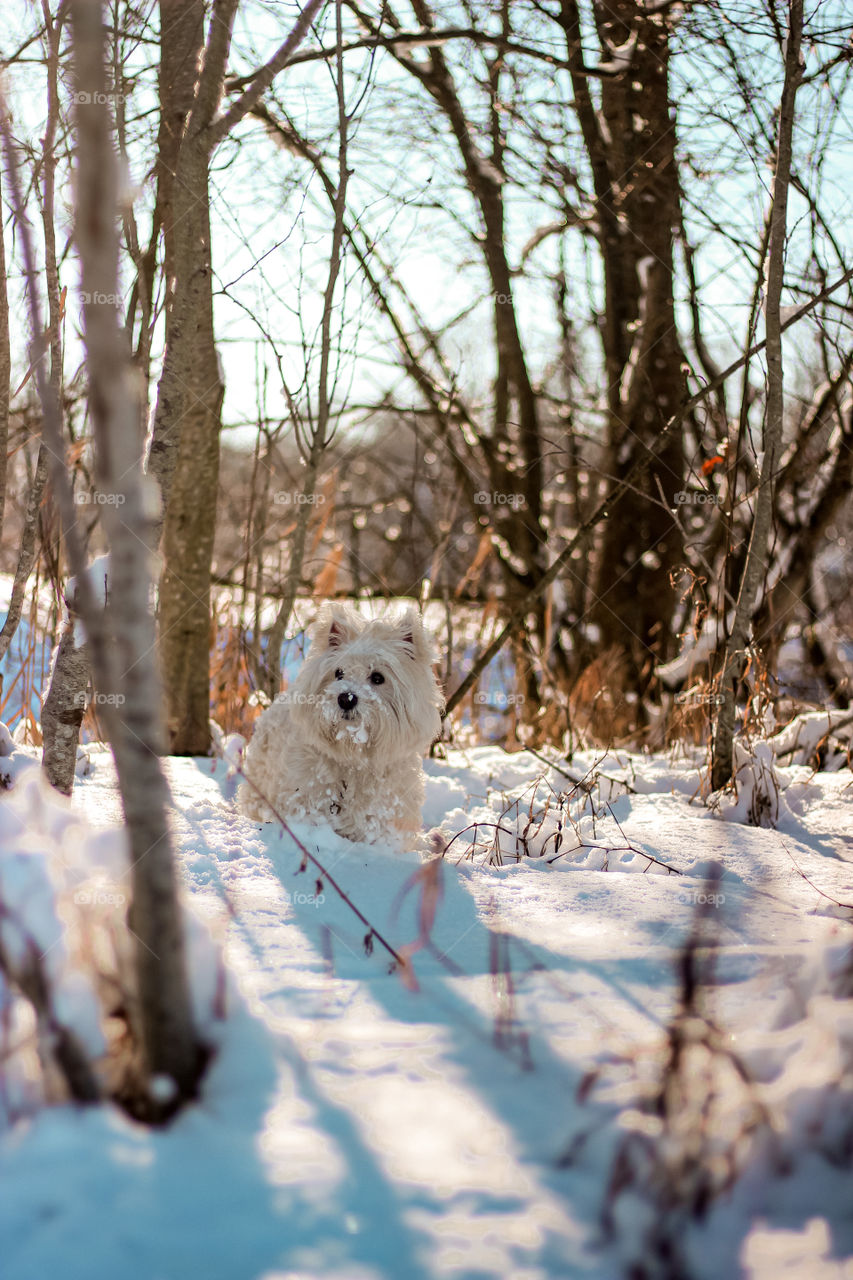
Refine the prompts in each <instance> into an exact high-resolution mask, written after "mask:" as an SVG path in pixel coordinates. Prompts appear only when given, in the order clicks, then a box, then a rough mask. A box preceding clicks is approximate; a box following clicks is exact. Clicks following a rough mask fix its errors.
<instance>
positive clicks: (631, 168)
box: [560, 0, 685, 690]
mask: <svg viewBox="0 0 853 1280" xmlns="http://www.w3.org/2000/svg"><path fill="white" fill-rule="evenodd" d="M560 20H561V23H562V25H563V28H564V30H565V33H566V43H567V49H568V61H569V67H570V71H571V75H572V86H573V89H574V95H575V110H576V112H577V115H578V120H579V123H580V125H581V130H582V133H583V136H584V143H585V146H586V150H587V153H588V156H589V160H590V165H591V169H592V175H593V184H594V188H595V195H596V208H597V211H598V241H599V247H600V251H601V256H602V263H603V268H604V312H603V315H602V320H601V338H602V344H603V348H604V358H605V370H606V376H607V400H608V407H609V424H608V435H607V443H606V449H605V456H604V466H603V470H604V472H605V475H606V476H607V484H608V487H609V488H610V489H611V490H612V489H615V487H616V486H617V484H618V482H619V481H620V480H621V479H622V478H623V477H624V476H625V475H626V474H627V473H628V471H629V470H630V469H631V467H632V466H633V465H634V463H635V462H636V461H637V459H638V457H640V456H641V455H642V454H643V453H644V452H645V451H646V450H647V449H648V448H649V447H650V446H651V445H653V444H654V442H655V441H656V440H657V438H658V436H659V435H660V433H661V431H662V429H663V427H664V425H665V423H666V422H667V421H668V420H669V419H670V418H671V417H672V416H673V414H675V413H676V412H677V410H678V408H679V406H680V405H681V403H682V402H683V400H684V398H685V384H684V378H683V374H682V371H681V366H682V361H683V355H682V351H681V344H680V342H679V338H678V333H677V329H676V326H675V310H674V301H673V239H674V234H675V230H676V228H677V227H678V225H679V186H678V174H677V168H676V156H675V146H676V134H675V127H674V124H673V121H672V119H671V118H670V104H669V75H668V69H669V27H668V23H669V21H670V19H669V17H668V15H667V14H666V13H662V12H648V11H647V9H646V8H645V6H644V5H642V4H640V3H639V2H638V0H615V3H613V4H612V5H610V6H608V7H607V8H606V9H603V8H602V9H598V8H597V9H596V24H597V29H598V36H599V41H600V43H601V48H602V53H603V55H604V58H605V59H607V57H608V51H609V50H611V49H614V48H618V47H620V46H621V47H625V48H631V41H634V44H633V48H631V51H630V57H629V62H628V63H627V65H626V66H625V69H624V71H622V73H621V74H618V75H615V76H612V77H607V78H605V79H604V81H603V83H602V90H601V111H600V112H599V111H597V110H596V108H595V105H594V103H593V100H592V97H591V94H590V90H589V82H588V80H587V78H586V75H585V67H584V62H583V54H582V50H581V24H580V16H579V12H578V7H577V4H576V3H574V0H563V2H562V7H561V19H560ZM683 474H684V459H683V446H682V433H681V430H678V431H673V432H672V433H671V435H670V437H669V439H668V440H667V442H666V444H665V446H664V447H663V449H662V450H661V451H660V452H659V453H658V456H657V457H656V459H655V462H654V463H653V465H652V466H651V467H650V468H649V471H648V475H647V476H646V478H645V480H644V482H643V484H642V485H641V486H639V487H638V490H637V491H632V492H629V493H627V494H626V495H625V496H624V498H623V499H622V501H621V503H620V508H619V516H618V518H616V519H613V520H608V521H607V522H606V523H605V526H604V531H603V537H602V543H601V548H600V556H599V559H598V568H597V574H596V583H595V594H596V596H597V605H596V607H595V608H594V610H593V618H594V620H595V622H596V623H597V625H598V628H599V632H600V646H601V648H609V647H611V646H613V645H618V646H619V647H620V648H622V649H623V650H625V652H626V654H627V656H628V659H629V667H630V671H631V683H632V684H633V685H634V687H638V688H639V689H640V690H642V689H643V688H644V687H645V686H646V685H647V684H648V682H649V680H650V678H651V674H652V669H653V666H654V664H655V663H656V662H658V661H660V660H661V659H662V658H663V657H664V656H665V654H666V648H667V643H668V641H669V639H670V629H671V627H670V623H671V614H672V609H673V605H674V595H673V588H672V584H671V581H670V575H671V572H672V570H673V569H674V568H675V566H676V565H677V564H678V563H680V561H681V559H682V554H683V547H682V539H681V534H680V532H679V529H678V525H677V524H676V522H675V521H674V520H673V517H672V515H671V514H670V512H669V510H668V509H667V508H668V507H674V506H675V494H676V493H677V492H678V491H679V490H680V489H681V488H682V485H683Z"/></svg>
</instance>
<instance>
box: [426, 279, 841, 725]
mask: <svg viewBox="0 0 853 1280" xmlns="http://www.w3.org/2000/svg"><path fill="white" fill-rule="evenodd" d="M850 279H853V267H850V268H849V270H847V271H845V272H844V273H843V275H841V276H839V277H838V279H837V280H835V281H834V282H833V283H832V284H831V285H828V286H827V287H826V288H825V289H822V290H821V292H820V293H818V294H815V296H814V297H813V298H810V299H809V301H808V302H807V303H805V304H804V305H803V306H802V307H800V308H799V310H798V311H796V312H795V313H794V314H793V315H792V316H789V317H788V319H787V320H785V321H784V322H783V323H782V324H781V325H780V332H781V333H784V332H785V330H786V329H789V328H790V327H791V325H792V324H796V323H797V321H798V320H802V319H803V317H804V316H807V315H809V314H810V313H811V312H812V311H814V310H815V308H816V307H818V306H819V305H820V304H821V302H824V301H825V300H826V299H827V298H828V297H829V296H830V295H831V294H833V293H835V292H836V290H838V289H840V288H841V286H842V285H844V284H846V283H847V281H848V280H850ZM766 345H767V340H766V339H762V340H761V342H756V343H755V344H754V345H753V346H751V347H750V348H749V350H748V351H746V352H745V353H744V354H743V355H741V356H739V357H738V359H737V360H735V361H734V362H733V363H732V364H730V365H729V367H728V368H727V369H724V370H723V371H722V373H720V374H719V375H718V377H716V378H714V379H712V380H711V381H710V382H707V383H706V384H705V386H704V387H701V388H700V389H699V390H698V391H697V392H696V393H695V394H694V395H692V396H691V397H690V399H689V400H686V401H685V403H684V404H683V405H682V407H681V408H680V409H679V410H678V412H677V413H675V414H673V416H672V417H671V418H670V419H669V421H668V422H667V423H666V425H665V426H664V428H663V430H662V431H661V433H660V435H659V436H658V438H657V440H656V441H655V443H654V444H653V445H651V446H650V447H649V448H647V449H646V450H645V452H643V453H641V454H640V455H639V456H638V457H637V459H636V461H635V462H634V464H633V465H632V466H631V468H630V469H629V471H628V473H627V475H626V476H625V477H624V479H622V480H621V481H620V482H619V484H617V486H616V488H615V489H614V490H613V491H612V493H610V494H608V495H607V496H606V497H605V498H604V499H603V500H602V501H601V502H600V503H599V504H598V506H597V507H596V509H595V510H594V511H593V513H592V515H591V516H589V517H588V518H587V519H586V520H585V521H584V522H583V523H582V524H581V525H580V526H579V527H578V529H577V531H576V533H575V536H574V537H573V538H572V539H571V541H570V542H568V543H567V544H566V546H565V547H564V548H563V550H562V551H561V552H560V554H559V555H558V556H557V557H556V559H555V560H553V561H552V562H551V565H550V566H549V568H547V569H546V570H545V572H544V573H543V574H542V576H541V578H539V579H538V581H537V582H536V584H535V585H534V586H533V587H531V588H530V590H529V591H528V592H527V594H526V595H525V596H523V597H522V599H521V600H520V601H519V602H518V604H516V605H515V607H514V608H513V609H512V610H511V612H510V614H509V616H508V618H507V620H506V623H505V624H504V626H503V627H502V628H501V630H500V631H499V632H498V634H497V635H496V636H495V638H494V640H492V642H491V644H489V645H487V646H486V648H485V649H483V650H482V652H481V653H480V656H479V657H478V658H477V659H476V661H475V662H474V664H473V666H472V667H471V669H470V671H469V672H468V674H467V676H466V677H465V679H464V680H463V681H462V683H461V684H460V685H459V686H458V687H457V688H456V689H455V690H454V692H453V693H452V694H451V695H450V697H449V698H448V699H447V706H446V709H445V713H444V716H445V719H446V718H447V716H449V715H450V713H451V712H452V711H454V710H455V709H456V707H458V705H459V703H460V702H461V701H462V699H463V698H464V697H465V695H466V694H467V693H468V691H469V690H470V689H471V688H472V687H473V686H474V684H475V683H476V681H477V680H478V679H479V677H480V674H481V673H482V672H483V671H484V670H485V668H486V667H487V666H488V665H489V663H490V662H491V660H492V658H494V656H495V655H496V654H497V653H499V652H500V650H501V649H502V648H503V646H504V645H505V644H506V641H507V640H508V638H509V636H510V635H511V634H512V632H513V631H514V630H515V628H516V627H517V626H518V625H519V623H520V622H522V621H523V620H524V618H525V617H526V616H527V614H528V613H529V612H530V610H531V608H532V607H533V605H534V604H535V603H536V601H537V600H538V598H539V596H540V595H541V594H542V592H543V591H545V590H546V589H547V588H548V587H549V586H550V585H551V583H552V582H554V581H555V580H556V579H557V578H558V577H559V575H560V573H561V571H562V570H563V569H565V568H566V566H567V565H568V564H569V562H570V560H571V558H572V554H573V553H574V551H575V549H576V548H577V547H578V546H579V545H580V544H581V542H582V541H583V539H584V538H585V537H586V536H587V534H589V533H590V532H591V531H592V530H593V529H594V528H596V526H597V525H599V524H600V523H601V521H602V520H604V519H605V518H606V517H607V516H608V515H610V514H611V512H612V511H613V509H614V507H615V506H616V505H617V504H618V503H619V502H621V501H622V499H623V498H624V496H625V494H626V493H627V492H628V491H629V490H630V489H631V488H632V486H633V485H634V484H635V483H636V481H637V480H638V479H639V478H640V477H641V476H643V475H645V473H646V471H647V470H648V468H649V467H650V466H651V464H652V462H654V460H655V458H657V456H658V455H659V454H660V453H661V452H662V451H663V449H664V447H665V446H666V445H667V444H668V443H669V438H670V436H671V435H672V433H673V431H675V429H676V427H678V426H680V425H681V423H682V422H683V421H684V419H685V418H686V417H687V416H688V414H690V413H691V412H692V410H693V409H695V408H696V406H697V405H698V404H701V403H702V401H703V400H705V399H706V398H707V396H709V395H710V394H711V392H712V391H716V389H717V388H718V387H720V386H722V385H723V383H724V382H725V381H726V380H727V379H728V378H730V377H731V375H732V374H733V373H736V372H737V371H738V369H740V368H742V367H743V365H745V364H746V362H747V361H748V360H751V359H752V357H753V356H754V355H757V354H758V353H759V352H760V351H763V350H764V348H765V346H766ZM585 618H586V614H585V613H584V614H583V615H582V616H581V617H580V618H578V619H577V620H576V621H575V623H574V626H575V629H577V627H578V626H579V625H580V623H581V622H583V621H584V619H585Z"/></svg>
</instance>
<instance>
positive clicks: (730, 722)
mask: <svg viewBox="0 0 853 1280" xmlns="http://www.w3.org/2000/svg"><path fill="white" fill-rule="evenodd" d="M802 31H803V0H791V3H790V6H789V17H788V40H787V46H786V49H785V83H784V87H783V89H782V101H781V105H780V109H779V140H778V143H777V149H776V171H775V174H774V177H773V205H772V210H771V215H770V248H769V251H768V259H767V291H766V306H765V315H766V328H767V410H766V415H765V422H764V456H763V458H762V462H761V473H760V477H759V481H758V492H757V495H756V499H755V515H754V517H753V522H752V534H751V536H750V540H749V549H748V551H747V555H746V562H745V564H744V568H743V574H742V576H741V583H740V591H739V592H738V598H737V605H736V607H735V616H734V620H733V622H732V629H731V634H730V635H729V638H728V641H727V643H726V653H725V659H724V663H723V671H722V675H721V676H720V684H719V693H720V696H721V697H722V699H723V701H722V703H721V704H720V707H719V710H718V712H717V718H716V721H715V724H714V741H713V754H712V765H711V786H712V787H713V789H714V790H715V791H716V790H719V788H720V787H723V786H725V784H726V783H727V782H728V781H729V780H730V778H731V777H732V773H733V762H732V755H733V751H732V744H733V740H734V730H735V717H736V712H737V690H738V685H739V684H740V681H741V679H742V677H743V673H744V670H745V668H746V659H747V647H748V644H749V640H750V632H751V628H752V623H753V619H754V617H755V614H756V610H757V608H758V603H759V595H760V592H761V588H762V584H763V581H764V577H765V574H766V571H767V564H768V560H767V553H768V540H769V535H770V525H771V516H772V512H773V487H774V481H775V476H776V467H777V463H778V461H779V457H780V454H781V449H782V426H783V415H784V407H785V402H784V393H783V380H782V373H783V370H782V327H781V314H780V305H781V298H782V285H783V283H784V273H785V234H786V229H787V221H788V187H789V185H790V180H791V153H792V145H793V134H794V103H795V98H796V95H797V89H798V87H799V83H800V79H801V77H802V67H801V64H800V45H801V41H802Z"/></svg>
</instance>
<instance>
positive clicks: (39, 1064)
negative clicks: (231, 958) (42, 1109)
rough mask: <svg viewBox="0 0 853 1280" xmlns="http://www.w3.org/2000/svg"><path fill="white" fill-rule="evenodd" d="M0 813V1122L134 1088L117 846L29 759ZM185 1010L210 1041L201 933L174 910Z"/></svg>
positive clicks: (213, 997) (215, 989) (208, 945)
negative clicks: (61, 1102) (188, 999)
mask: <svg viewBox="0 0 853 1280" xmlns="http://www.w3.org/2000/svg"><path fill="white" fill-rule="evenodd" d="M16 772H17V778H16V781H15V782H14V785H13V786H12V787H11V789H10V790H9V791H8V792H7V793H6V796H5V798H4V802H3V804H2V806H0V1059H2V1060H3V1061H4V1074H5V1079H6V1088H5V1091H4V1092H0V1123H3V1122H4V1121H5V1122H8V1121H9V1120H11V1119H14V1118H15V1117H16V1116H18V1115H20V1114H22V1113H25V1112H27V1111H29V1110H31V1109H32V1108H33V1107H35V1106H37V1105H39V1104H40V1103H42V1102H45V1101H54V1100H57V1099H64V1098H68V1097H72V1098H75V1099H76V1100H78V1101H94V1100H96V1099H97V1098H99V1097H106V1096H113V1097H117V1098H120V1099H122V1100H123V1101H125V1103H126V1104H127V1105H129V1106H130V1107H131V1108H132V1109H135V1110H138V1111H142V1112H144V1103H142V1102H140V1100H139V1098H138V1097H134V1094H135V1092H137V1091H138V1088H139V1083H138V1081H139V1078H141V1077H140V1076H139V1075H138V1071H137V1066H138V1047H137V1046H138V1035H137V1030H136V1028H137V1025H138V1023H137V1018H136V1012H135V984H134V964H133V948H134V938H133V935H132V933H131V930H130V929H129V927H128V923H127V910H128V906H129V903H130V883H129V863H128V843H127V839H126V834H125V832H124V830H123V829H121V828H113V829H110V830H106V831H96V830H94V829H93V828H92V827H91V826H89V824H88V823H86V822H85V821H84V820H82V819H81V818H80V817H79V816H78V815H77V814H75V813H74V812H73V810H72V809H71V807H70V805H69V804H68V803H67V802H66V801H65V800H64V799H63V798H62V797H60V796H59V795H58V794H57V793H56V792H55V791H53V790H52V788H50V787H49V786H48V784H47V783H46V781H45V780H44V777H43V775H42V771H41V769H40V768H39V766H38V765H37V764H36V763H35V762H33V761H32V759H31V758H30V759H29V760H28V761H27V762H26V763H25V765H24V766H23V767H21V768H18V769H17V770H16ZM184 920H185V934H186V938H187V951H188V959H189V968H190V973H191V982H192V994H193V1002H194V1006H195V1008H194V1012H195V1015H196V1019H197V1025H198V1027H199V1030H200V1033H201V1035H202V1036H203V1037H204V1036H205V1035H206V1033H207V1034H208V1035H209V1033H210V1031H211V1024H212V1021H213V1020H214V1018H215V1017H216V1016H217V1013H218V1011H219V1004H220V1003H221V996H220V992H221V982H220V974H221V965H220V962H219V958H218V956H217V954H216V952H215V949H214V947H213V944H212V942H211V940H210V937H209V935H208V933H207V931H206V929H204V928H203V926H202V925H201V924H200V922H199V921H198V920H196V919H195V917H194V916H193V915H192V914H191V913H190V912H189V911H186V912H185V917H184Z"/></svg>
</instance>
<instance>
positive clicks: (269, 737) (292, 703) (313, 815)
mask: <svg viewBox="0 0 853 1280" xmlns="http://www.w3.org/2000/svg"><path fill="white" fill-rule="evenodd" d="M432 662H433V654H432V651H431V648H430V643H429V641H428V639H427V637H426V635H425V633H424V629H423V626H422V625H421V620H420V617H419V616H418V614H417V612H416V610H414V609H410V610H408V611H407V612H406V613H405V614H404V615H403V616H402V617H400V618H397V619H395V620H382V619H377V620H376V621H373V622H367V621H365V620H364V619H363V618H361V617H359V616H358V614H356V613H354V612H353V611H352V610H351V609H348V608H346V607H345V606H343V605H327V606H326V607H325V608H324V609H323V610H322V611H321V613H320V615H319V617H318V619H317V622H316V625H315V627H314V631H313V634H312V643H311V648H310V651H309V653H308V657H307V658H306V660H305V663H304V665H303V667H302V669H301V671H300V672H299V675H298V676H297V678H296V680H295V681H294V682H293V684H292V685H291V687H290V688H289V689H288V690H287V691H286V692H285V693H280V694H279V695H278V697H277V698H276V699H275V701H274V702H273V703H272V705H271V706H269V707H268V708H267V710H266V711H265V712H264V713H263V715H262V716H261V717H260V719H259V720H258V722H257V724H256V725H255V730H254V734H253V736H252V740H251V742H250V743H249V746H248V748H247V751H246V756H245V766H244V771H245V775H246V778H247V779H249V780H250V781H247V782H244V783H243V784H242V786H241V787H240V792H239V795H238V803H239V805H240V808H241V809H242V811H243V813H245V814H246V816H247V817H249V818H252V819H253V820H254V821H256V822H271V821H273V820H274V819H275V813H274V812H273V810H275V811H277V813H278V814H279V815H280V816H281V817H283V818H291V819H296V820H298V821H299V820H301V821H307V822H312V823H323V822H328V823H330V824H331V826H332V827H334V829H335V831H337V832H338V834H339V835H342V836H346V837H347V838H348V839H350V840H364V841H367V842H369V843H376V842H377V841H382V842H385V843H389V844H392V845H393V846H395V847H397V848H399V847H401V845H402V843H403V841H404V839H405V838H406V837H407V836H411V835H412V834H413V833H414V832H415V831H417V830H418V828H419V827H420V824H421V808H422V806H423V801H424V771H423V766H422V763H421V761H422V757H423V755H424V752H426V751H427V750H428V748H429V746H430V744H431V743H432V742H433V740H434V739H435V738H436V737H437V736H438V733H439V731H440V728H441V711H442V710H443V708H444V701H443V699H442V696H441V692H440V690H439V687H438V685H437V683H436V680H435V676H434V675H433V671H432ZM251 784H254V785H251Z"/></svg>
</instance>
